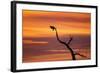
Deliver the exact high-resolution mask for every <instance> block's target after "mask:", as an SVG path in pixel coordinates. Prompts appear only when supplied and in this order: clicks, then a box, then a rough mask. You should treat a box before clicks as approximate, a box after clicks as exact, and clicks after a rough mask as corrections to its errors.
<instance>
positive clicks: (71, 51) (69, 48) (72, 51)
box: [50, 26, 87, 60]
mask: <svg viewBox="0 0 100 73" xmlns="http://www.w3.org/2000/svg"><path fill="white" fill-rule="evenodd" d="M50 28H51V29H52V30H53V31H55V32H56V38H57V40H58V41H59V43H61V44H63V45H65V46H66V48H68V50H69V51H70V53H71V56H72V60H76V57H75V55H79V56H81V57H84V58H87V57H86V56H84V55H81V54H79V53H77V52H74V50H73V49H72V48H71V47H70V46H69V45H70V43H71V41H72V40H73V37H70V39H69V41H68V42H67V43H66V42H64V41H62V40H60V39H59V36H58V32H57V29H56V27H54V26H50Z"/></svg>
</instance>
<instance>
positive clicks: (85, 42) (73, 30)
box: [22, 10, 91, 62]
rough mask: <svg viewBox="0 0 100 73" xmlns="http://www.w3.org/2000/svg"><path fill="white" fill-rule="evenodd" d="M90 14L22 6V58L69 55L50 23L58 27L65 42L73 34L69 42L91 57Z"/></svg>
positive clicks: (50, 58)
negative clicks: (38, 9) (26, 8)
mask: <svg viewBox="0 0 100 73" xmlns="http://www.w3.org/2000/svg"><path fill="white" fill-rule="evenodd" d="M90 16H91V14H90V13H78V12H51V11H34V10H33V11H32V10H23V12H22V18H23V62H41V61H60V60H69V59H71V56H70V52H69V51H68V50H67V48H66V47H65V46H64V45H62V44H60V43H59V42H58V41H57V39H56V35H55V31H52V30H51V29H50V26H55V27H56V28H57V30H58V34H59V37H60V39H61V40H62V41H66V42H67V41H68V39H69V37H70V36H72V37H73V38H74V40H73V41H72V43H71V45H70V46H71V47H72V48H74V50H75V51H78V52H80V53H82V54H84V55H86V56H87V57H88V58H90V35H91V34H90V33H91V31H90V29H91V28H90V27H91V23H90V22H91V21H90V19H91V17H90ZM77 59H83V58H80V57H78V58H77Z"/></svg>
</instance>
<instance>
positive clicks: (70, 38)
mask: <svg viewBox="0 0 100 73" xmlns="http://www.w3.org/2000/svg"><path fill="white" fill-rule="evenodd" d="M72 40H73V38H72V37H70V39H69V41H68V43H67V44H68V45H69V44H70V43H71V41H72Z"/></svg>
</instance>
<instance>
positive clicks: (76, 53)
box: [75, 52, 87, 58]
mask: <svg viewBox="0 0 100 73" xmlns="http://www.w3.org/2000/svg"><path fill="white" fill-rule="evenodd" d="M75 55H79V56H81V57H84V58H87V56H84V55H82V54H80V53H78V52H75Z"/></svg>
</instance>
